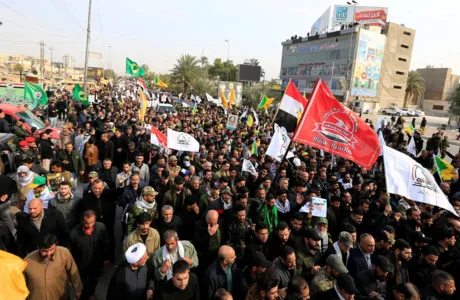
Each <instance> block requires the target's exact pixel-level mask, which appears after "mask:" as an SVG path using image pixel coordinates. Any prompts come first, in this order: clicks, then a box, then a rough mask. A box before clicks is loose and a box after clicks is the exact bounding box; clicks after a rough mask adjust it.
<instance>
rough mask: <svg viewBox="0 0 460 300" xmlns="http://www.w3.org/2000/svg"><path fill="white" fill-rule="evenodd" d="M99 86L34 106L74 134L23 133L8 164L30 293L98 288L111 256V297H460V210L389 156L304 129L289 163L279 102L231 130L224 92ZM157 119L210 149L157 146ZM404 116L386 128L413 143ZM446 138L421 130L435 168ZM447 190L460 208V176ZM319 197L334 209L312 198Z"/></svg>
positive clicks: (13, 226)
mask: <svg viewBox="0 0 460 300" xmlns="http://www.w3.org/2000/svg"><path fill="white" fill-rule="evenodd" d="M121 86H123V87H121ZM95 98H96V99H97V100H96V101H95V102H93V103H92V104H91V105H90V106H89V107H85V106H82V105H81V103H79V102H77V101H75V100H72V97H71V91H65V90H64V91H62V92H59V93H55V94H53V95H50V103H49V104H48V106H47V107H46V108H42V107H41V106H39V107H38V108H37V109H36V110H35V111H34V113H35V114H36V115H37V116H39V117H41V118H43V119H44V120H46V121H47V122H49V124H51V125H52V126H59V125H57V124H58V120H57V119H59V121H60V122H64V125H63V126H62V133H61V136H60V140H52V139H51V138H50V135H49V134H50V132H49V131H43V132H40V133H38V132H37V131H35V130H34V132H33V133H32V134H28V133H27V134H24V135H23V136H21V137H20V136H19V135H18V138H20V140H21V141H20V142H19V149H18V151H17V152H16V153H14V163H15V165H16V168H17V172H16V174H14V176H8V175H6V174H5V175H1V176H0V212H1V214H0V217H1V226H0V249H1V250H3V251H7V252H9V253H11V254H15V255H17V256H19V257H21V258H23V259H24V260H25V261H26V262H27V266H26V267H25V270H24V272H23V273H24V276H25V280H26V284H27V288H28V290H29V293H30V294H29V296H28V299H39V300H42V299H69V298H70V299H96V296H95V294H96V292H95V291H96V287H97V285H98V284H99V283H100V282H99V279H100V278H101V276H102V275H103V274H104V273H105V272H108V267H109V266H111V265H116V267H115V268H112V269H115V271H114V272H113V274H112V275H111V280H110V284H109V285H108V286H107V289H106V295H107V296H106V297H107V299H139V300H140V299H165V300H166V299H181V300H188V299H190V300H192V299H193V300H199V299H205V300H212V299H237V300H240V299H248V300H263V299H266V300H274V299H290V300H293V299H298V300H300V299H312V300H316V299H318V300H325V299H327V300H332V299H340V300H352V299H360V300H361V299H362V300H364V299H369V300H373V299H377V300H382V299H387V300H419V299H423V300H441V299H459V298H457V297H459V294H458V293H457V292H456V285H457V284H458V280H456V278H458V276H459V275H460V271H459V270H460V268H459V263H460V241H459V238H458V237H459V236H460V219H459V218H458V217H457V216H455V214H453V213H452V212H448V211H445V210H443V209H440V208H439V207H436V206H433V205H428V204H424V203H420V202H416V201H413V200H411V199H405V198H403V197H400V196H398V195H393V194H388V193H387V191H386V188H385V179H384V173H383V172H382V169H381V168H382V164H381V162H380V161H378V162H377V164H376V165H375V166H374V167H373V168H372V170H366V169H364V168H361V167H359V166H357V165H356V164H354V163H353V162H352V161H349V160H345V159H343V158H340V157H336V156H333V155H330V154H329V153H325V152H323V151H320V150H318V149H314V148H311V147H308V146H304V145H301V144H295V143H294V144H293V147H292V149H289V150H290V151H291V152H292V153H293V158H289V159H287V160H284V161H283V162H282V163H279V162H278V161H276V160H274V159H273V158H272V157H270V156H267V155H265V151H266V150H267V147H268V145H269V144H270V137H271V135H272V134H273V124H272V115H271V114H265V113H264V112H260V113H259V120H260V121H259V125H258V126H257V125H253V126H252V127H249V126H248V125H247V123H246V122H245V119H244V118H242V119H241V120H240V122H239V124H238V127H237V128H236V130H230V129H227V128H226V123H227V118H228V117H227V114H226V112H225V111H224V110H223V109H222V108H221V107H216V106H215V105H211V104H210V103H208V102H204V103H201V104H199V105H198V106H197V109H195V110H192V109H191V108H183V107H179V106H177V107H176V109H177V111H176V112H169V113H167V112H163V111H161V110H160V111H157V110H155V109H154V108H149V109H147V113H146V116H145V119H144V120H143V121H142V120H140V119H139V109H140V105H139V101H137V97H136V87H135V86H134V85H133V84H131V85H130V84H129V83H128V82H125V83H124V84H123V85H121V84H117V83H116V84H114V85H113V86H112V85H111V86H110V87H106V88H103V89H101V90H100V91H98V92H96V97H95ZM232 110H233V112H234V113H235V114H239V115H241V113H242V110H241V108H236V107H234V108H232ZM60 122H59V124H62V123H60ZM3 125H4V126H2V127H5V126H8V124H3ZM10 125H12V124H10ZM152 126H154V127H155V128H157V129H158V130H160V131H162V132H164V133H166V129H167V128H171V129H174V130H176V131H179V132H185V133H188V134H190V135H192V136H193V137H194V138H195V139H196V140H197V141H198V142H199V144H200V147H199V152H183V151H175V150H172V149H168V148H165V147H163V146H162V145H156V144H152V141H151V127H152ZM401 129H403V128H402V127H401V128H392V126H391V125H389V126H384V127H382V128H381V129H380V130H382V131H383V133H384V136H385V139H386V140H387V141H388V144H389V145H393V147H395V148H398V149H399V150H401V151H405V149H402V148H400V145H401V144H402V141H404V140H405V137H404V135H403V134H402V133H401ZM401 135H402V136H401ZM413 138H415V139H417V141H418V139H419V138H420V134H418V135H414V136H413ZM400 139H401V140H400ZM392 141H393V143H392ZM253 144H256V145H257V153H253V154H251V145H253ZM420 144H421V145H420ZM431 144H433V145H434V143H431ZM431 144H430V147H428V145H427V147H426V149H423V141H422V142H421V143H420V142H417V149H419V147H420V149H419V150H418V151H419V152H420V153H421V154H420V156H419V157H418V158H417V160H418V161H419V162H420V163H421V164H422V165H423V166H424V167H426V168H430V170H431V167H432V161H433V156H434V155H436V154H437V151H438V149H439V147H438V148H436V149H434V148H433V146H432V145H431ZM441 150H442V149H441ZM444 150H446V151H447V148H446V149H444ZM447 152H448V151H447ZM449 155H451V154H450V153H449ZM243 159H248V160H250V161H251V163H252V164H253V165H254V167H255V168H256V170H257V174H256V175H254V174H251V173H248V172H243V171H242V162H243ZM452 159H453V165H454V166H455V168H456V170H458V168H460V154H457V155H455V156H452ZM430 163H431V165H430ZM440 188H441V189H442V191H443V192H444V193H445V195H446V196H448V197H449V201H450V202H451V203H452V205H453V207H454V208H455V210H456V211H457V213H460V197H459V196H460V182H458V180H452V181H444V182H442V183H440ZM315 197H316V198H322V199H326V201H327V214H326V217H316V216H313V215H312V212H313V206H312V205H310V207H308V208H309V212H308V213H307V212H304V211H305V210H304V209H302V208H305V207H306V206H308V203H313V202H312V200H313V198H315ZM120 225H121V226H120ZM116 227H119V228H121V230H115V228H116ZM119 231H121V234H119ZM120 240H121V241H122V242H121V243H120V242H119V241H120ZM120 249H122V253H123V255H122V256H123V257H122V260H121V261H120V260H117V259H116V254H117V252H118V251H119V250H120ZM1 293H2V291H0V295H1ZM0 298H2V297H0Z"/></svg>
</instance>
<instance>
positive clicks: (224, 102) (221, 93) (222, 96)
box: [219, 89, 228, 108]
mask: <svg viewBox="0 0 460 300" xmlns="http://www.w3.org/2000/svg"><path fill="white" fill-rule="evenodd" d="M219 95H220V100H221V101H222V106H223V107H224V108H228V101H227V98H225V95H224V92H223V91H222V89H219Z"/></svg>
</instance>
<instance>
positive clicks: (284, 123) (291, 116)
mask: <svg viewBox="0 0 460 300" xmlns="http://www.w3.org/2000/svg"><path fill="white" fill-rule="evenodd" d="M306 107H307V100H306V99H305V98H304V97H303V96H302V94H300V93H299V91H298V90H297V88H296V87H295V85H294V83H292V81H289V83H288V85H287V87H286V90H285V91H284V95H283V98H282V99H281V103H280V106H279V109H278V113H277V114H276V118H275V123H277V124H278V125H279V126H280V127H284V128H286V131H287V132H294V131H295V128H296V127H297V123H298V121H299V119H300V117H301V116H302V113H303V112H304V110H305V108H306Z"/></svg>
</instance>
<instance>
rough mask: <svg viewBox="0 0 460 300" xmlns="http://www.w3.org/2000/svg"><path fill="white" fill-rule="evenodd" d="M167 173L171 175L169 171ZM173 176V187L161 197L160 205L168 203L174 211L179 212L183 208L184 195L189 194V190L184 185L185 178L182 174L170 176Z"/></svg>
mask: <svg viewBox="0 0 460 300" xmlns="http://www.w3.org/2000/svg"><path fill="white" fill-rule="evenodd" d="M169 172H170V173H169V175H170V176H172V174H171V171H169ZM172 177H175V178H174V187H173V188H172V189H170V190H169V191H167V192H166V193H165V195H164V197H163V202H162V206H164V205H170V206H172V207H173V208H174V211H176V212H180V211H181V210H182V209H183V208H184V200H185V197H187V196H188V195H191V193H190V190H189V189H188V188H186V187H184V184H185V179H184V177H182V176H172Z"/></svg>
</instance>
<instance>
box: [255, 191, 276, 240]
mask: <svg viewBox="0 0 460 300" xmlns="http://www.w3.org/2000/svg"><path fill="white" fill-rule="evenodd" d="M275 203H276V199H275V196H274V195H273V194H268V195H267V198H266V199H265V204H263V205H262V207H261V208H260V209H259V212H258V217H257V218H256V220H257V222H259V221H263V222H264V223H265V224H267V226H268V234H271V233H272V232H273V231H274V230H275V229H276V227H277V226H278V209H277V208H276V205H275Z"/></svg>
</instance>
